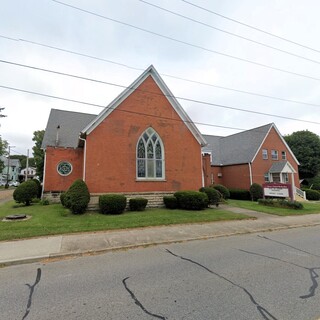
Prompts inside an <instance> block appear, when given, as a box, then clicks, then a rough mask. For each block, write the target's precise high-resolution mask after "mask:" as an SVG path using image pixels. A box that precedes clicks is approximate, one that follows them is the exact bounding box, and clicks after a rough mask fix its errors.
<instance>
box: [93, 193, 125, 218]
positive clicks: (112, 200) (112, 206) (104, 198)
mask: <svg viewBox="0 0 320 320" xmlns="http://www.w3.org/2000/svg"><path fill="white" fill-rule="evenodd" d="M126 206H127V198H126V197H125V196H124V195H121V194H103V195H101V196H99V208H100V212H101V213H102V214H120V213H122V212H123V211H124V210H125V208H126Z"/></svg>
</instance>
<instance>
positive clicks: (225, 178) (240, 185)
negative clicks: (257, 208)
mask: <svg viewBox="0 0 320 320" xmlns="http://www.w3.org/2000/svg"><path fill="white" fill-rule="evenodd" d="M211 171H212V172H213V174H214V183H215V184H222V185H224V186H226V187H227V188H237V189H249V188H250V171H249V166H248V164H240V165H233V166H224V167H220V166H215V167H211ZM218 173H221V174H222V176H221V177H219V175H218Z"/></svg>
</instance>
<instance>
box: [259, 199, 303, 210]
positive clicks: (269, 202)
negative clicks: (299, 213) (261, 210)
mask: <svg viewBox="0 0 320 320" xmlns="http://www.w3.org/2000/svg"><path fill="white" fill-rule="evenodd" d="M258 203H259V204H261V205H264V206H269V207H277V208H288V209H295V210H301V209H303V205H302V203H301V202H298V201H290V200H283V199H282V200H274V199H259V200H258Z"/></svg>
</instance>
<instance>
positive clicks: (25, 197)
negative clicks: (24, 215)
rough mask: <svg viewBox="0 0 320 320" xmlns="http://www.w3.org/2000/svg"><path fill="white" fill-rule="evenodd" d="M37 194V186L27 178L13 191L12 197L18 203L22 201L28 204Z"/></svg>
mask: <svg viewBox="0 0 320 320" xmlns="http://www.w3.org/2000/svg"><path fill="white" fill-rule="evenodd" d="M37 194H38V187H37V185H36V184H35V183H34V182H33V181H32V180H28V181H25V182H23V183H21V184H20V185H19V186H18V187H17V188H16V189H15V190H14V192H13V199H14V200H15V201H16V202H18V203H24V204H25V205H26V206H29V205H30V203H31V202H32V199H33V198H36V197H37Z"/></svg>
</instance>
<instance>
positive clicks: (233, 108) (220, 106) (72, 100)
mask: <svg viewBox="0 0 320 320" xmlns="http://www.w3.org/2000/svg"><path fill="white" fill-rule="evenodd" d="M86 79H89V78H86ZM94 81H95V80H94ZM105 84H108V85H112V86H116V87H122V88H125V89H129V90H132V91H142V92H146V93H150V94H154V95H161V96H165V97H168V98H175V99H178V100H182V101H188V102H193V103H197V104H204V105H209V106H212V107H217V108H222V109H228V110H233V111H241V112H246V113H253V114H259V115H263V116H270V117H275V118H280V119H287V120H293V121H299V122H305V123H311V124H320V122H316V121H310V120H302V119H296V118H292V117H286V116H280V115H275V114H271V113H266V112H259V111H252V110H247V109H242V108H236V107H231V106H226V105H222V104H216V103H211V102H206V101H201V100H195V99H189V98H184V97H178V96H172V95H166V94H163V93H157V92H150V91H147V90H140V89H138V88H133V87H127V86H123V85H119V84H115V83H110V82H109V83H105ZM0 88H4V89H8V90H14V91H20V92H24V93H30V94H34V95H39V96H44V97H47V98H53V99H59V100H64V101H68V102H73V103H80V104H85V105H90V106H93V107H99V108H105V106H102V105H99V104H94V103H90V102H84V101H80V100H74V99H68V98H62V97H58V96H54V95H48V94H43V93H39V92H35V91H29V90H24V89H19V88H13V87H9V86H3V85H0ZM121 111H122V110H121ZM125 112H128V113H133V114H140V113H136V112H132V111H128V110H126V111H125ZM141 115H144V116H151V115H148V114H141ZM164 119H167V120H168V119H171V118H164ZM194 123H196V124H200V125H205V126H214V125H210V124H207V123H199V122H194ZM214 127H215V126H214ZM229 129H230V128H229ZM238 130H245V129H238Z"/></svg>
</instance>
